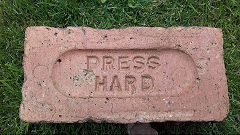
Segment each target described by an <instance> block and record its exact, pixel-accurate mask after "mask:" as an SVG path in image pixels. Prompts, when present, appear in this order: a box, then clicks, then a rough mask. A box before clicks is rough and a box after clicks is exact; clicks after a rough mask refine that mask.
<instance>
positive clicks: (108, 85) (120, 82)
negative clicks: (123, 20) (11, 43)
mask: <svg viewBox="0 0 240 135" xmlns="http://www.w3.org/2000/svg"><path fill="white" fill-rule="evenodd" d="M24 53H25V55H24V62H23V64H24V72H25V82H24V84H23V88H22V96H23V98H22V104H21V107H20V118H21V120H23V121H27V122H54V123H58V122H67V123H71V122H85V121H88V120H89V119H91V120H94V121H96V122H101V121H107V122H116V123H133V122H138V121H139V122H161V121H221V120H223V119H224V118H225V117H226V115H227V113H228V108H229V101H228V100H229V99H228V89H227V80H226V75H225V68H224V62H223V39H222V32H221V30H220V29H216V28H208V27H187V28H184V27H172V28H166V29H165V28H158V27H153V28H146V27H131V28H126V29H111V30H101V29H93V28H88V27H68V28H66V29H58V28H51V27H29V28H27V30H26V36H25V51H24Z"/></svg>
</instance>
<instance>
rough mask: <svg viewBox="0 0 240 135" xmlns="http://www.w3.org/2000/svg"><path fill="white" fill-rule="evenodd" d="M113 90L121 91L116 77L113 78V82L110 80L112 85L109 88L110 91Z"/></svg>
mask: <svg viewBox="0 0 240 135" xmlns="http://www.w3.org/2000/svg"><path fill="white" fill-rule="evenodd" d="M115 88H117V90H120V91H121V90H122V88H121V85H120V82H119V79H118V76H116V75H115V76H113V80H112V84H111V86H110V90H111V91H112V90H114V89H115Z"/></svg>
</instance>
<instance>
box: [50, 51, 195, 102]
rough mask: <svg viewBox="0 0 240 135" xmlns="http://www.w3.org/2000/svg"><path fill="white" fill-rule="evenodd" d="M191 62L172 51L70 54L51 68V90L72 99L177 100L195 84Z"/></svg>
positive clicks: (80, 52)
mask: <svg viewBox="0 0 240 135" xmlns="http://www.w3.org/2000/svg"><path fill="white" fill-rule="evenodd" d="M196 78H197V70H196V66H195V64H194V61H193V60H192V58H191V57H190V56H189V55H187V54H186V53H184V52H182V51H179V50H174V49H163V50H72V51H68V52H66V53H64V54H62V55H61V56H60V57H59V59H57V60H56V63H55V64H54V67H53V72H52V79H53V84H54V86H55V88H56V89H57V90H58V91H59V92H61V93H62V94H63V95H65V96H67V97H72V98H78V97H81V98H86V97H133V98H134V97H145V96H160V95H162V96H177V95H179V94H181V93H182V92H184V91H187V90H190V89H191V88H192V87H193V86H194V85H195V83H196Z"/></svg>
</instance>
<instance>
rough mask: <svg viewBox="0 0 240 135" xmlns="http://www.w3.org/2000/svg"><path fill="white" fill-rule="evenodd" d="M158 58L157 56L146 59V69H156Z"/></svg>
mask: <svg viewBox="0 0 240 135" xmlns="http://www.w3.org/2000/svg"><path fill="white" fill-rule="evenodd" d="M158 61H159V58H158V57H157V56H151V57H149V58H148V67H149V68H151V69H156V68H157V67H158V66H159V65H160V64H159V63H158Z"/></svg>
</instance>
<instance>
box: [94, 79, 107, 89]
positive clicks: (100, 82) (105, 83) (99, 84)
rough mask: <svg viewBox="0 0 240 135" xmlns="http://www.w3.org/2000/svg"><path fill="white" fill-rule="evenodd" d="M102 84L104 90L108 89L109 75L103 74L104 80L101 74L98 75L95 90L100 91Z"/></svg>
mask: <svg viewBox="0 0 240 135" xmlns="http://www.w3.org/2000/svg"><path fill="white" fill-rule="evenodd" d="M100 86H102V90H103V91H106V90H107V77H106V76H103V79H102V81H101V80H100V77H99V76H96V81H95V91H99V87H100Z"/></svg>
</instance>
